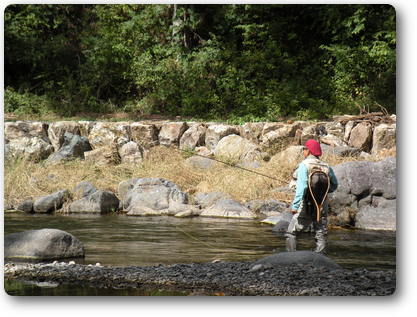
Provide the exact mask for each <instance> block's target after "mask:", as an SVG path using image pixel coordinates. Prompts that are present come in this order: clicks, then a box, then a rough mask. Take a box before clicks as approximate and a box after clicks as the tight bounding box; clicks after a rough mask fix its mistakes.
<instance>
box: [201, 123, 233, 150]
mask: <svg viewBox="0 0 417 317" xmlns="http://www.w3.org/2000/svg"><path fill="white" fill-rule="evenodd" d="M231 134H239V130H238V128H237V127H235V126H231V125H226V124H214V125H211V126H209V127H208V129H207V131H206V140H205V143H206V147H207V148H208V149H209V150H210V151H212V152H213V151H214V150H215V149H216V146H217V144H218V143H219V141H220V140H221V139H223V138H224V137H226V136H228V135H231Z"/></svg>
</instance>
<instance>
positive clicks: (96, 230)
mask: <svg viewBox="0 0 417 317" xmlns="http://www.w3.org/2000/svg"><path fill="white" fill-rule="evenodd" d="M43 228H53V229H61V230H64V231H67V232H69V233H71V234H72V235H74V236H75V237H77V238H78V239H79V240H80V241H81V242H82V243H83V245H84V250H85V258H84V259H71V260H74V261H75V262H76V263H78V264H86V265H88V264H93V265H95V264H96V263H100V264H101V265H106V266H110V265H111V266H151V265H156V264H158V263H163V264H165V265H170V264H173V263H190V262H194V263H202V262H211V261H214V260H223V261H246V260H256V259H260V258H262V257H265V256H268V255H271V254H274V253H276V252H285V238H284V236H283V235H281V234H279V235H278V234H273V233H272V232H271V230H272V226H271V225H267V224H261V223H260V222H259V221H256V220H253V221H252V220H234V219H220V218H206V217H195V218H175V217H165V216H160V217H131V216H126V215H121V214H113V215H99V214H69V215H68V214H27V213H16V212H13V213H5V215H4V235H9V234H12V233H16V232H21V231H26V230H32V229H43ZM328 242H329V248H328V252H327V254H326V256H327V257H329V258H330V259H332V260H333V261H335V262H336V263H338V264H339V265H340V266H341V267H342V268H345V269H355V268H366V269H368V270H395V269H396V234H395V232H385V231H370V230H343V229H331V230H329V234H328ZM314 247H315V242H314V236H313V235H311V234H304V235H303V236H301V237H300V238H299V249H300V250H313V249H314ZM69 260H70V259H65V260H60V261H63V262H69ZM14 262H15V263H16V261H14ZM5 263H7V260H5ZM4 287H5V290H6V292H7V293H8V294H9V295H17V296H28V295H36V296H59V295H78V296H85V295H111V296H115V295H122V296H126V295H135V296H168V295H173V296H179V295H187V294H185V293H180V292H165V291H161V290H153V291H150V290H140V289H126V290H108V289H94V288H89V287H83V286H78V285H59V287H58V286H57V285H36V284H25V283H20V282H16V281H7V280H5V282H4Z"/></svg>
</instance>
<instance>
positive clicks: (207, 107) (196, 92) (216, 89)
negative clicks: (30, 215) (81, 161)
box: [4, 4, 396, 121]
mask: <svg viewBox="0 0 417 317" xmlns="http://www.w3.org/2000/svg"><path fill="white" fill-rule="evenodd" d="M4 98H5V100H4V107H5V108H4V111H5V112H20V113H22V112H27V113H43V112H50V111H52V112H57V113H61V114H64V115H75V114H77V113H81V112H88V111H90V112H111V111H124V112H129V113H133V114H138V115H140V114H143V113H149V114H166V115H172V116H190V117H195V118H201V119H221V118H228V119H236V118H239V119H240V120H245V121H260V120H262V121H264V120H275V119H276V118H278V117H285V116H295V117H299V118H309V119H319V118H320V119H323V118H328V117H330V116H332V115H338V114H357V113H359V112H362V111H366V112H371V111H380V110H381V109H384V110H386V111H388V112H389V113H395V112H396V13H395V8H394V7H393V6H391V5H375V4H327V5H295V4H287V5H285V4H261V5H257V4H184V5H180V4H178V5H174V4H171V5H163V4H146V5H145V4H117V5H110V4H107V5H102V4H86V5H81V4H12V5H9V6H7V7H6V8H5V10H4Z"/></svg>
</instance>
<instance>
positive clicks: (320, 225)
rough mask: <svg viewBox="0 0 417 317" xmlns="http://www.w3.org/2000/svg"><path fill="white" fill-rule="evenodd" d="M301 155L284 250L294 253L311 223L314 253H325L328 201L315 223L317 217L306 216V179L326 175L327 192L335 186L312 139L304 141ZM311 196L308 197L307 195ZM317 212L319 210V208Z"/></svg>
mask: <svg viewBox="0 0 417 317" xmlns="http://www.w3.org/2000/svg"><path fill="white" fill-rule="evenodd" d="M303 155H304V158H305V160H304V161H302V162H301V163H300V164H299V165H298V169H297V170H296V176H293V177H294V178H295V177H296V178H297V186H296V192H295V196H294V200H293V203H292V208H291V213H292V214H293V217H292V219H291V221H290V224H289V225H288V229H287V231H286V233H285V239H286V241H285V242H286V249H287V251H290V252H292V251H297V250H298V236H299V235H301V234H302V233H303V232H304V231H305V230H306V229H307V228H308V226H309V225H310V224H311V223H313V229H314V232H315V240H316V250H315V252H318V253H325V252H326V250H327V214H328V198H327V197H326V199H325V200H324V202H323V204H322V208H321V210H322V211H321V217H319V218H320V220H319V221H317V217H315V216H314V215H312V214H311V213H310V210H309V208H307V207H308V206H310V205H311V202H310V203H309V200H308V199H309V198H308V196H309V184H308V178H309V176H310V175H311V173H312V172H313V171H316V170H320V171H323V172H325V173H326V175H327V176H328V178H329V179H330V188H329V189H328V192H329V193H332V192H334V191H335V190H336V188H337V186H338V183H337V178H336V176H335V175H334V172H333V169H332V167H331V166H330V165H329V164H328V163H326V162H323V161H322V160H320V156H321V147H320V144H319V142H317V141H316V140H313V139H311V140H308V141H307V142H306V143H305V145H304V147H303ZM310 197H311V196H310ZM319 209H320V208H319Z"/></svg>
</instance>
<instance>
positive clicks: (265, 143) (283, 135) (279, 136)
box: [260, 126, 290, 150]
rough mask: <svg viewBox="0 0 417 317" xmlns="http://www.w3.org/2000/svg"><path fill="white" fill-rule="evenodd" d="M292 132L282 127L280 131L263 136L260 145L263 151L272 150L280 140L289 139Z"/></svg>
mask: <svg viewBox="0 0 417 317" xmlns="http://www.w3.org/2000/svg"><path fill="white" fill-rule="evenodd" d="M289 136H290V131H289V128H288V127H286V126H285V127H282V128H280V129H277V130H274V131H270V132H268V133H265V134H263V135H262V143H261V144H260V147H261V149H263V150H266V149H268V148H271V147H272V146H273V145H274V144H275V143H277V142H278V141H279V140H285V139H288V138H289Z"/></svg>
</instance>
